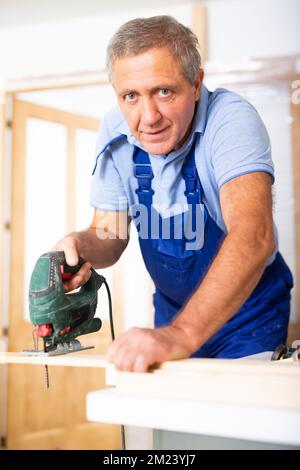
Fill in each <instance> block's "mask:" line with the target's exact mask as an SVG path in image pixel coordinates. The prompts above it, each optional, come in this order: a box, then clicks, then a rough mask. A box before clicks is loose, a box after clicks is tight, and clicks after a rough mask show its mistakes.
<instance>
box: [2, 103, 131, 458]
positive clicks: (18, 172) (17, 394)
mask: <svg viewBox="0 0 300 470" xmlns="http://www.w3.org/2000/svg"><path fill="white" fill-rule="evenodd" d="M98 128H99V121H98V120H96V119H94V118H89V117H85V116H79V115H74V114H71V113H67V112H63V111H61V110H56V109H53V108H46V107H44V106H40V105H36V104H32V103H27V102H22V101H18V100H15V101H14V108H13V149H12V220H11V263H10V264H11V272H10V294H9V295H10V298H9V350H10V351H21V350H22V349H27V348H32V343H33V341H32V328H33V327H32V324H31V323H30V321H29V315H28V305H27V293H28V283H29V278H30V274H31V272H32V268H33V265H34V263H35V261H36V259H37V258H38V257H39V256H40V255H41V254H42V253H44V252H46V251H49V250H50V248H51V247H52V246H53V244H54V243H55V242H56V241H57V240H58V239H60V238H61V237H63V236H64V234H65V233H67V232H69V231H72V230H75V229H76V230H77V229H84V228H86V227H87V226H88V224H89V222H90V220H91V217H92V211H93V210H92V208H90V207H89V204H88V200H89V178H90V174H91V170H92V160H93V148H94V145H95V141H96V131H97V130H98ZM101 273H102V274H104V276H105V277H106V278H107V280H108V283H109V284H110V286H111V288H112V297H113V299H114V317H115V318H116V319H118V322H117V325H115V327H116V330H117V331H119V330H120V328H121V323H120V320H121V318H122V311H121V309H122V301H121V300H120V296H117V292H121V291H122V289H121V274H120V272H119V271H118V267H113V268H110V269H108V270H102V271H101ZM116 283H117V285H118V291H117V290H116V289H115V288H114V286H115V285H116ZM98 303H99V306H98V309H97V315H99V316H100V318H101V319H102V321H103V326H102V328H101V330H100V331H98V332H97V333H94V334H90V335H86V336H83V337H81V338H80V341H81V343H82V344H84V345H87V346H88V345H94V346H96V347H95V349H94V350H93V352H94V353H96V354H105V352H106V350H107V348H108V346H109V345H110V343H111V338H110V328H109V323H108V318H109V317H108V312H107V300H106V292H105V289H104V287H103V288H101V289H100V292H99V296H98ZM87 353H91V351H87ZM81 354H85V352H82V353H81ZM44 372H45V371H44V368H43V367H39V366H23V365H11V366H10V367H9V372H8V410H7V429H8V448H9V449H118V448H120V446H121V438H120V428H119V426H114V425H99V424H95V423H88V422H87V421H86V418H85V413H86V411H85V410H86V404H85V397H86V394H87V392H88V391H91V390H95V389H99V388H103V387H104V370H101V369H94V370H93V369H84V368H64V367H52V368H51V367H49V379H50V388H49V389H48V390H47V389H46V388H45V375H44Z"/></svg>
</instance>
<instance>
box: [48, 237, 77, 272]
mask: <svg viewBox="0 0 300 470" xmlns="http://www.w3.org/2000/svg"><path fill="white" fill-rule="evenodd" d="M50 251H63V252H64V253H65V258H66V263H67V264H68V265H69V266H76V265H77V264H78V263H79V254H78V247H77V243H76V240H74V238H73V237H70V236H67V237H65V238H63V239H62V240H60V241H59V242H58V243H56V244H55V245H54V246H53V247H52V248H51V250H50Z"/></svg>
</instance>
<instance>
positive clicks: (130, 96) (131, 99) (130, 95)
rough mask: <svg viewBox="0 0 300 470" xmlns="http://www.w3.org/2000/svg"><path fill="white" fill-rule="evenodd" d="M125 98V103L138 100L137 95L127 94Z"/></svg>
mask: <svg viewBox="0 0 300 470" xmlns="http://www.w3.org/2000/svg"><path fill="white" fill-rule="evenodd" d="M124 98H125V101H134V100H135V98H136V93H127V95H125V97H124Z"/></svg>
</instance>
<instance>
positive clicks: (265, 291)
mask: <svg viewBox="0 0 300 470" xmlns="http://www.w3.org/2000/svg"><path fill="white" fill-rule="evenodd" d="M195 142H196V139H195V140H194V143H193V145H192V147H191V150H190V152H189V154H188V155H187V157H186V158H185V162H184V165H183V168H182V177H183V178H184V180H185V187H186V191H185V196H186V199H187V203H188V204H189V207H190V212H191V216H192V225H193V226H194V225H195V224H194V217H195V215H196V210H200V208H202V209H203V211H204V217H203V220H204V239H203V243H202V246H201V247H199V248H198V249H196V250H191V249H186V246H187V245H186V243H187V239H186V237H185V233H184V232H183V231H182V233H181V236H180V237H178V231H177V233H176V236H175V227H176V226H177V224H178V222H180V219H181V218H182V217H183V214H179V215H178V214H177V215H173V216H171V217H170V218H169V224H170V238H169V239H165V238H164V237H163V236H162V231H161V226H162V217H161V215H160V214H156V216H157V217H158V220H159V224H160V225H159V226H160V229H159V233H158V236H156V237H154V238H153V237H151V233H150V227H151V218H152V217H153V214H154V210H155V209H154V208H153V206H152V198H153V194H154V191H153V189H152V187H151V180H152V178H153V171H152V167H151V163H150V158H149V155H148V154H147V153H146V152H145V151H143V150H141V149H140V148H139V147H134V152H133V160H134V164H135V167H134V168H135V169H134V174H135V177H136V179H137V189H136V193H137V195H138V199H139V204H143V205H144V206H146V208H147V214H148V215H147V216H148V232H147V234H148V236H146V237H141V234H140V232H139V230H140V226H139V224H136V225H137V229H138V232H139V243H140V248H141V252H142V256H143V259H144V262H145V265H146V268H147V270H148V272H149V274H150V276H151V278H152V280H153V282H154V284H155V287H156V291H155V294H154V307H155V326H156V327H160V326H164V325H167V324H169V323H170V322H171V321H172V319H173V318H174V316H175V315H176V314H177V313H178V312H179V311H180V309H181V308H182V307H183V306H184V304H185V303H186V302H187V300H188V299H189V297H190V296H191V295H192V294H193V292H194V291H195V290H196V289H197V287H198V286H199V284H200V283H201V280H202V279H203V277H204V276H205V274H206V272H207V271H208V269H209V267H210V265H211V263H212V261H213V259H214V257H215V256H216V254H217V252H218V249H219V247H220V245H221V243H222V241H223V239H224V237H225V234H224V233H223V231H222V230H221V229H220V228H219V227H218V225H217V224H216V223H215V221H214V220H213V219H212V217H211V216H210V214H209V212H208V210H207V208H206V206H205V204H204V202H203V189H202V185H201V181H200V179H199V176H198V173H197V169H196V164H195ZM199 204H200V205H199ZM292 286H293V279H292V275H291V272H290V270H289V268H288V267H287V265H286V263H285V262H284V260H283V258H282V256H281V254H280V253H279V252H278V253H277V255H276V258H275V260H274V261H273V263H272V264H271V265H270V266H268V267H266V269H265V271H264V273H263V275H262V277H261V279H260V281H259V283H258V285H257V287H256V288H255V290H254V291H253V292H252V294H251V295H250V297H249V298H248V300H247V301H246V302H245V304H244V305H243V306H242V307H241V308H240V309H239V311H238V312H237V313H236V314H235V315H234V316H233V317H232V318H231V319H230V320H229V321H228V322H227V323H226V324H225V325H224V326H223V327H222V328H221V329H220V330H219V331H218V332H217V333H216V334H215V335H214V336H213V337H212V338H211V339H210V340H209V341H207V342H206V343H205V344H204V345H203V346H202V347H201V348H200V349H199V350H197V351H196V352H195V353H194V354H193V355H192V357H218V358H238V357H243V356H248V355H251V354H256V353H259V352H262V351H272V350H274V349H275V348H276V346H278V344H280V343H284V342H285V341H286V337H287V327H288V321H289V312H290V290H291V288H292Z"/></svg>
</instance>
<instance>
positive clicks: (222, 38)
mask: <svg viewBox="0 0 300 470" xmlns="http://www.w3.org/2000/svg"><path fill="white" fill-rule="evenodd" d="M161 14H168V15H172V16H174V17H175V18H176V19H178V20H179V21H181V22H182V23H183V24H185V25H186V26H189V27H191V28H192V29H193V31H194V32H195V33H196V34H197V35H198V38H199V41H200V46H201V53H202V59H203V67H204V70H205V84H206V86H207V87H208V88H209V89H211V90H214V89H215V88H216V87H220V86H222V87H225V88H229V89H231V90H234V91H237V92H238V93H240V94H242V95H243V96H245V97H246V98H247V99H248V100H249V101H250V102H251V103H252V104H254V106H255V107H256V108H257V109H258V111H259V113H260V114H261V116H262V118H263V120H264V122H265V124H266V127H267V129H268V132H269V134H270V138H271V143H272V148H273V159H274V163H275V173H276V182H275V187H274V196H275V203H274V215H275V220H276V223H277V227H278V230H279V243H280V250H281V252H282V253H283V255H284V257H285V258H286V260H287V262H288V264H289V266H290V268H291V270H292V271H293V274H294V278H295V288H294V290H293V299H292V317H291V324H290V334H289V341H290V342H291V341H293V340H294V339H297V338H298V339H299V338H300V327H299V324H300V287H299V279H300V28H299V18H300V2H299V1H298V0H206V1H198V2H197V1H193V2H192V1H183V0H151V2H149V3H148V2H140V1H138V0H110V1H109V2H107V1H104V0H85V1H84V2H83V1H80V0H42V1H41V0H26V1H24V0H0V104H1V108H0V136H1V145H0V154H1V160H0V178H1V179H0V181H1V193H0V221H1V229H0V246H1V249H0V261H1V271H0V308H1V314H0V350H2V351H6V350H8V351H20V350H22V349H24V348H30V347H32V337H31V331H32V325H31V324H30V322H29V317H28V307H27V293H28V281H29V277H30V274H31V271H32V268H33V265H34V263H35V261H36V259H37V258H38V256H40V255H41V254H42V253H44V252H46V251H48V250H49V249H50V248H51V247H52V245H53V244H54V243H55V242H56V241H57V240H58V239H60V238H61V237H63V236H64V234H65V233H67V232H69V231H71V230H79V229H84V228H86V227H87V226H88V224H89V222H90V221H91V217H92V213H93V210H92V208H91V207H89V184H90V177H91V172H92V168H93V164H94V159H95V154H94V149H95V143H96V136H97V131H98V129H99V126H100V123H101V119H102V118H103V116H104V115H105V113H106V112H107V111H108V110H109V109H110V108H112V107H113V106H114V105H115V104H116V99H115V96H114V92H113V89H112V88H111V86H110V85H109V84H108V81H107V76H106V72H105V51H106V46H107V43H108V41H109V38H110V37H111V35H112V34H113V33H114V32H115V31H116V29H117V28H118V27H119V26H120V25H121V24H123V23H124V22H125V21H127V20H129V19H132V18H135V17H141V16H143V17H148V16H153V15H161ZM102 274H104V275H105V276H106V278H107V280H108V282H109V284H110V286H111V289H112V295H113V301H114V316H115V323H116V330H117V334H119V333H121V332H122V331H123V330H124V329H127V328H129V327H131V326H151V325H152V305H151V299H152V285H151V283H150V280H149V278H148V275H147V273H146V272H145V269H144V266H143V263H142V260H141V256H140V253H139V249H138V245H137V238H136V234H135V232H134V230H132V239H131V242H130V244H129V247H128V248H127V250H126V252H125V253H124V255H123V256H122V258H121V260H120V261H119V262H118V263H117V264H116V266H114V267H113V268H111V269H106V270H103V271H102ZM97 314H98V315H99V316H100V318H101V319H102V320H103V324H104V326H103V329H102V330H101V331H100V332H98V333H96V334H93V335H90V336H89V337H86V339H85V341H84V342H85V344H93V345H96V352H97V353H99V354H105V351H106V350H107V347H108V346H109V344H110V341H111V340H110V333H109V328H108V308H107V302H106V294H105V292H101V291H100V295H99V307H98V313H97ZM50 369H51V368H50ZM101 387H104V377H103V373H102V372H101V371H100V370H99V369H98V370H95V371H94V370H81V369H75V368H74V370H73V369H72V368H55V370H52V369H51V370H50V390H49V391H47V390H45V388H44V376H43V370H42V368H39V367H31V366H19V365H14V366H9V367H6V366H2V367H0V393H1V395H0V438H1V442H0V446H2V447H3V448H5V447H6V448H9V449H75V448H78V449H90V448H91V449H93V448H94V449H101V448H102V449H114V448H119V447H120V429H119V427H118V426H110V425H103V426H102V425H99V424H93V423H88V422H87V421H86V419H85V396H86V393H87V391H90V390H93V389H97V388H101ZM128 439H129V447H130V446H131V448H135V449H137V448H149V447H151V435H150V434H149V432H148V431H145V430H143V429H137V428H135V429H129V430H128Z"/></svg>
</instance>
